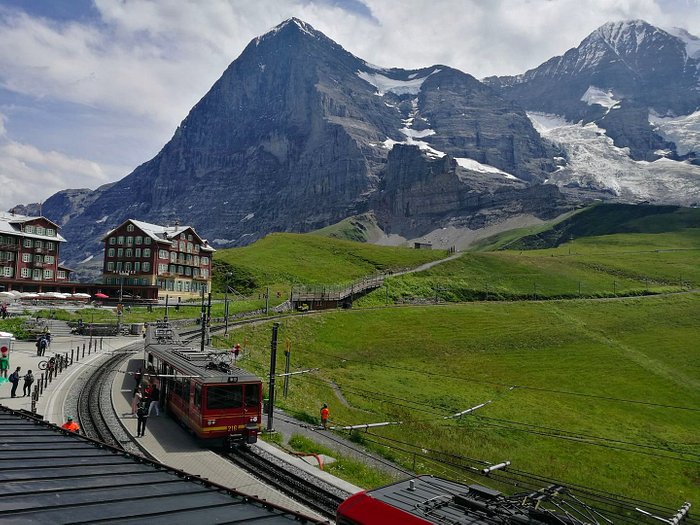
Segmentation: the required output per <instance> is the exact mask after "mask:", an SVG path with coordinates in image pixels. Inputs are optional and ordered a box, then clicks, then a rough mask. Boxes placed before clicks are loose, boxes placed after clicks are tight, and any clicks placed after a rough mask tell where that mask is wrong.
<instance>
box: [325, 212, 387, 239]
mask: <svg viewBox="0 0 700 525" xmlns="http://www.w3.org/2000/svg"><path fill="white" fill-rule="evenodd" d="M383 233H384V232H382V230H381V229H380V228H379V226H377V221H376V219H375V217H374V215H373V214H371V213H365V214H362V215H358V216H356V217H348V218H347V219H344V220H342V221H340V222H339V223H337V224H332V225H330V226H326V227H325V228H321V229H320V230H316V231H315V232H313V235H320V236H322V237H332V238H334V239H343V240H346V241H355V242H373V241H374V240H376V239H378V238H379V237H380V236H382V235H383Z"/></svg>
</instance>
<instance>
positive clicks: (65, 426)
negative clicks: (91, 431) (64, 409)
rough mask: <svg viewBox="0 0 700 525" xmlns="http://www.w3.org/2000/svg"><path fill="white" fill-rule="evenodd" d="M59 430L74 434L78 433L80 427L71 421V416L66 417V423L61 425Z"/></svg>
mask: <svg viewBox="0 0 700 525" xmlns="http://www.w3.org/2000/svg"><path fill="white" fill-rule="evenodd" d="M61 428H62V429H64V430H69V431H71V432H75V433H76V434H77V433H79V432H80V425H78V423H76V422H75V421H73V416H68V417H67V418H66V422H65V423H63V424H62V425H61Z"/></svg>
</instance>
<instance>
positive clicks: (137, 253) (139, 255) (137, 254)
mask: <svg viewBox="0 0 700 525" xmlns="http://www.w3.org/2000/svg"><path fill="white" fill-rule="evenodd" d="M134 256H135V257H136V258H137V259H138V258H140V257H141V248H136V249H134Z"/></svg>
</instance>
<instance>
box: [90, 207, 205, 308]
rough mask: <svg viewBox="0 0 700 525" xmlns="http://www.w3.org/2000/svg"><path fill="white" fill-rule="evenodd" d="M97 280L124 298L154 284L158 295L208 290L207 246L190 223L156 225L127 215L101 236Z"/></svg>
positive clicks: (182, 295) (187, 294) (184, 296)
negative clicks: (102, 252)
mask: <svg viewBox="0 0 700 525" xmlns="http://www.w3.org/2000/svg"><path fill="white" fill-rule="evenodd" d="M102 241H103V242H104V243H105V255H104V265H103V269H102V277H103V283H104V284H105V285H108V286H109V289H111V290H112V293H114V291H115V290H116V288H115V287H118V290H119V296H124V297H125V298H127V299H128V298H129V297H130V296H131V295H137V294H138V293H139V289H143V290H147V289H148V288H150V287H153V286H156V287H157V290H158V296H159V297H161V298H163V297H165V296H166V295H167V296H168V297H169V298H171V299H174V300H186V299H193V298H197V297H199V296H200V295H201V294H202V292H205V293H206V292H209V291H211V269H212V256H213V254H214V252H215V251H216V250H214V248H212V247H211V246H209V244H208V243H207V241H206V239H202V238H201V237H200V236H199V235H197V232H196V231H195V230H194V228H192V227H191V226H179V225H175V226H160V225H157V224H150V223H147V222H142V221H136V220H133V219H129V220H127V221H125V222H124V223H122V224H121V225H120V226H118V227H117V228H115V229H113V230H112V231H110V232H109V233H108V234H107V235H105V236H104V237H103V238H102Z"/></svg>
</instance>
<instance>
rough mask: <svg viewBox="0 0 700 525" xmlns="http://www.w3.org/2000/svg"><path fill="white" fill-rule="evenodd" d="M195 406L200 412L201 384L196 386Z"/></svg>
mask: <svg viewBox="0 0 700 525" xmlns="http://www.w3.org/2000/svg"><path fill="white" fill-rule="evenodd" d="M194 406H195V407H197V409H198V410H201V409H202V385H199V384H195V385H194Z"/></svg>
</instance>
